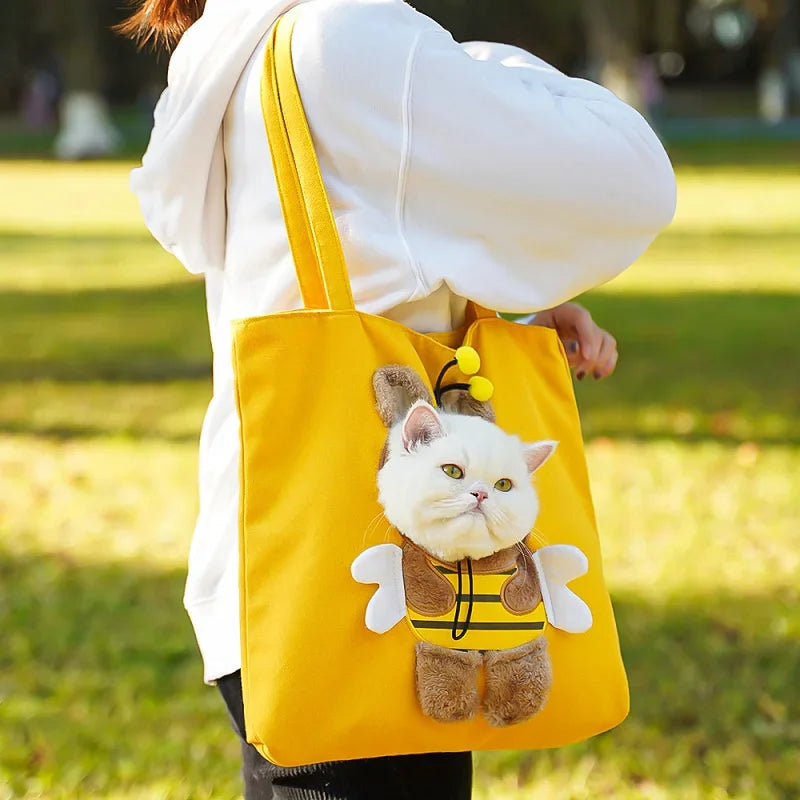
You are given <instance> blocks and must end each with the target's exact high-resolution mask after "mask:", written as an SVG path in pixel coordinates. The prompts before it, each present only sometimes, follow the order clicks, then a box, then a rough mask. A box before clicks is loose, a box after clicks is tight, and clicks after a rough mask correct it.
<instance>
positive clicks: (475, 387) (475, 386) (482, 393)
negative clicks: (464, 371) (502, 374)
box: [469, 375, 494, 403]
mask: <svg viewBox="0 0 800 800" xmlns="http://www.w3.org/2000/svg"><path fill="white" fill-rule="evenodd" d="M469 393H470V394H471V395H472V396H473V397H474V398H475V399H476V400H477V401H478V402H479V403H485V402H486V401H487V400H491V399H492V395H493V394H494V384H493V383H492V382H491V381H490V380H489V379H488V378H482V377H481V376H480V375H473V376H472V377H471V378H470V379H469Z"/></svg>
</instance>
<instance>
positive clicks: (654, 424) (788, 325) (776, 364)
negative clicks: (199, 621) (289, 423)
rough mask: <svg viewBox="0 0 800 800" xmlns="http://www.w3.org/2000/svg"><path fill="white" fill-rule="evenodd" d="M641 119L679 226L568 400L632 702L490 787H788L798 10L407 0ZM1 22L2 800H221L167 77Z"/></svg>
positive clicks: (795, 508)
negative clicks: (167, 178) (537, 59)
mask: <svg viewBox="0 0 800 800" xmlns="http://www.w3.org/2000/svg"><path fill="white" fill-rule="evenodd" d="M415 6H416V7H418V8H419V9H420V10H421V11H424V12H426V13H428V14H430V15H432V16H433V17H434V18H436V19H437V20H439V21H440V22H442V23H443V24H444V25H446V26H447V27H449V28H450V29H451V30H452V31H453V32H454V35H455V36H456V37H457V38H459V39H493V40H501V41H509V42H513V43H515V44H519V45H522V46H524V47H526V48H528V49H530V50H532V51H533V52H535V53H537V54H538V55H540V56H542V57H543V58H545V59H547V60H549V61H551V62H552V63H554V64H556V65H557V66H559V67H560V68H562V69H564V70H566V71H568V72H570V73H571V74H580V75H583V76H586V77H589V78H591V79H593V80H597V81H601V82H603V83H605V84H606V85H608V86H609V87H610V88H612V89H613V90H614V91H615V92H617V93H618V94H619V95H620V96H622V97H624V98H625V99H626V100H628V101H629V102H631V103H633V104H635V105H636V106H637V107H638V108H639V109H640V110H642V112H643V113H645V114H646V115H647V116H648V118H649V119H650V120H651V121H652V123H653V125H654V126H655V127H656V129H657V130H658V131H659V133H660V134H661V136H662V137H663V139H664V141H665V143H666V144H667V147H668V149H669V151H670V154H671V156H672V158H673V161H674V163H675V166H676V172H677V175H678V183H679V208H678V214H677V217H676V220H675V222H674V223H673V225H672V226H671V228H670V229H669V230H668V231H667V232H666V233H665V234H664V235H663V236H662V237H661V238H660V239H659V240H658V241H657V242H656V244H655V245H654V246H653V247H652V248H651V249H650V251H649V252H648V253H647V254H646V255H645V256H644V257H643V258H642V259H641V261H640V262H639V263H638V264H636V265H635V266H634V267H632V268H631V269H630V270H628V271H627V272H626V273H624V274H623V275H622V276H621V277H620V278H618V279H617V280H615V281H613V282H611V283H610V284H607V285H606V286H604V287H601V288H600V289H598V290H595V291H593V292H591V293H589V294H588V295H586V296H585V297H583V298H582V299H581V301H582V302H584V303H585V304H586V305H587V306H588V307H589V308H590V309H591V310H592V312H593V313H594V314H595V317H596V319H597V321H598V322H599V324H601V325H602V326H604V327H607V328H609V329H610V330H611V331H612V332H613V333H614V335H615V336H616V337H617V339H618V341H619V343H620V351H621V360H620V364H619V368H618V371H617V374H616V375H615V376H613V377H612V378H611V379H609V380H607V381H605V382H603V383H601V384H594V383H592V382H591V381H589V383H588V384H587V382H583V383H581V384H578V385H577V388H576V391H577V393H578V399H579V403H580V406H581V411H582V417H583V422H584V430H585V435H586V440H587V456H588V459H589V467H590V472H591V475H592V481H593V488H594V493H595V502H596V505H597V513H598V518H599V523H600V528H601V533H602V536H603V541H604V551H605V561H606V563H605V570H606V573H607V578H608V583H609V587H610V589H611V592H612V595H613V598H614V601H615V607H616V610H617V615H618V622H619V626H620V635H621V640H622V647H623V653H624V656H625V659H626V663H627V666H628V670H629V676H630V682H631V689H632V711H631V716H630V718H629V720H628V721H627V722H625V723H624V724H623V725H622V726H621V727H620V728H618V729H617V730H615V731H612V732H610V733H608V734H606V735H603V736H600V737H597V738H596V739H594V740H592V741H590V742H587V743H583V744H580V745H576V746H573V747H568V748H564V749H562V750H559V751H555V752H542V753H500V754H482V755H480V756H478V757H477V758H476V764H477V767H476V781H477V787H476V797H477V798H492V799H494V798H497V799H498V800H504V798H537V799H538V798H544V799H548V800H549V799H552V800H569V799H574V800H584V799H585V800H588V799H589V798H625V799H627V798H647V799H648V800H696V799H699V798H708V799H709V800H727V799H728V798H735V799H736V800H797V798H799V797H800V680H798V676H800V605H798V600H799V599H800V598H799V597H798V595H799V594H800V589H799V588H798V584H799V581H798V578H799V577H800V531H799V530H798V525H799V524H800V491H799V489H800V487H799V486H798V477H799V476H800V415H799V414H798V412H800V379H799V378H798V367H800V333H799V331H800V0H585V1H584V2H580V0H559V2H558V3H552V2H550V3H548V2H544V1H543V0H541V1H540V0H527V1H526V0H480V1H479V0H418V2H416V3H415ZM3 9H4V14H3V15H4V20H3V25H2V26H0V284H1V286H2V292H0V315H1V316H2V320H3V327H2V331H3V335H2V336H1V337H0V475H2V478H0V631H2V646H0V800H5V798H57V799H58V800H61V799H62V798H63V799H64V800H67V799H68V798H69V799H70V800H72V798H115V799H119V800H123V799H124V800H129V799H130V800H133V798H136V799H137V800H140V799H143V800H149V799H150V798H153V799H155V798H177V799H178V800H180V799H181V798H185V799H186V800H194V799H195V798H236V797H239V781H238V774H237V773H238V768H239V766H238V747H237V744H236V741H235V739H234V737H233V735H232V734H231V733H230V731H229V729H228V723H227V720H226V719H225V715H224V711H223V707H222V705H221V702H220V700H219V699H218V697H217V695H216V693H215V692H214V691H213V690H211V689H208V688H207V687H204V686H203V685H202V681H201V666H200V660H199V656H198V654H197V652H196V648H195V644H194V638H193V635H192V632H191V629H190V626H189V622H188V620H187V619H186V617H185V615H184V614H183V611H182V609H181V595H182V591H183V580H184V574H185V561H186V555H187V550H188V543H189V538H190V536H191V531H192V526H193V522H194V516H195V512H196V478H195V473H196V458H197V443H198V435H199V430H200V423H201V420H202V416H203V413H204V411H205V406H206V404H207V402H208V399H209V397H210V391H211V386H210V352H209V346H208V335H207V328H206V325H207V323H206V317H205V309H204V299H203V286H202V283H199V282H198V281H197V280H195V279H193V278H191V277H190V276H189V275H188V274H186V273H185V272H184V271H183V270H182V268H181V267H180V265H179V264H177V262H175V261H174V260H173V259H172V258H171V257H170V256H168V255H166V254H165V253H163V252H162V251H161V250H160V249H159V247H158V246H157V245H156V244H155V243H154V242H153V241H152V240H151V239H150V237H149V235H148V233H147V231H146V230H145V229H144V227H143V224H142V222H141V219H140V217H139V214H138V209H137V207H136V203H135V201H134V199H133V197H132V196H131V195H130V194H129V192H128V189H127V176H128V172H129V170H130V169H131V167H132V166H134V164H135V163H136V160H137V159H138V158H139V156H140V155H141V153H142V152H143V150H144V147H145V144H146V141H147V135H148V132H149V126H150V121H151V112H152V108H153V105H154V102H155V100H156V99H157V97H158V94H159V92H160V90H161V88H162V87H163V84H164V76H165V72H166V62H167V59H166V57H165V56H164V55H162V56H160V57H158V58H157V57H155V56H154V55H153V54H151V53H139V52H137V51H136V48H135V47H134V46H133V45H131V44H130V43H128V42H126V41H124V40H122V39H120V38H119V37H117V36H115V35H114V34H112V33H111V32H110V30H109V27H110V26H111V25H112V24H114V23H115V22H118V21H119V20H121V19H122V18H123V17H124V15H125V11H124V9H121V8H120V7H119V4H117V3H116V2H115V3H110V2H104V0H70V2H69V3H67V2H66V1H65V0H24V2H23V0H4V3H3Z"/></svg>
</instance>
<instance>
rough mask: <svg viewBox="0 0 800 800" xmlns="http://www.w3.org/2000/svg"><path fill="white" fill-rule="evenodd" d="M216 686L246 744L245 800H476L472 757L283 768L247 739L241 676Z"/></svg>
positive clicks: (455, 755) (367, 760) (445, 755)
mask: <svg viewBox="0 0 800 800" xmlns="http://www.w3.org/2000/svg"><path fill="white" fill-rule="evenodd" d="M217 686H218V687H219V690H220V692H221V693H222V697H223V699H224V700H225V704H226V705H227V707H228V713H229V715H230V718H231V723H232V724H233V729H234V730H235V731H236V733H237V735H238V736H239V739H241V742H242V761H243V767H242V777H243V778H244V796H245V800H427V798H435V800H469V798H470V796H471V793H472V754H471V753H431V754H427V755H418V756H390V757H386V758H364V759H360V760H357V761H335V762H332V763H327V764H310V765H308V766H307V767H294V768H291V769H290V768H285V767H278V766H276V765H275V764H273V763H272V762H270V761H267V760H266V759H265V758H264V757H263V756H261V755H260V754H259V752H258V751H257V750H256V749H255V747H253V746H252V745H250V744H247V741H246V739H245V735H244V704H243V702H242V681H241V673H239V672H234V673H233V674H232V675H226V676H225V677H224V678H220V679H219V681H217Z"/></svg>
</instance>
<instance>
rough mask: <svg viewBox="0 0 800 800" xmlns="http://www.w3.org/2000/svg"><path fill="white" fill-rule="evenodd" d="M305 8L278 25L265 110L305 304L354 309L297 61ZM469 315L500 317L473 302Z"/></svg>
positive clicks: (270, 46)
mask: <svg viewBox="0 0 800 800" xmlns="http://www.w3.org/2000/svg"><path fill="white" fill-rule="evenodd" d="M301 9H302V4H301V5H299V6H295V7H294V8H292V9H290V10H289V11H287V12H286V13H285V14H284V15H283V16H282V17H280V18H279V19H278V21H277V22H276V23H275V24H274V25H273V26H272V32H271V34H270V37H269V41H268V42H267V49H266V52H265V54H264V69H263V72H262V75H261V111H262V113H263V115H264V126H265V128H266V132H267V139H268V140H269V147H270V152H271V154H272V165H273V168H274V170H275V180H276V182H277V184H278V195H279V196H280V200H281V208H282V210H283V220H284V223H285V225H286V232H287V235H288V237H289V246H290V248H291V251H292V257H293V259H294V264H295V271H296V273H297V282H298V284H299V285H300V294H301V295H302V298H303V304H304V306H305V307H306V308H310V309H328V310H331V311H350V310H353V309H354V308H355V304H354V303H353V294H352V292H351V290H350V278H349V276H348V273H347V264H346V262H345V259H344V252H343V250H342V242H341V239H340V238H339V232H338V230H337V229H336V222H335V221H334V218H333V212H332V211H331V205H330V201H329V200H328V193H327V192H326V190H325V183H324V182H323V180H322V172H321V171H320V166H319V162H318V161H317V155H316V151H315V150H314V142H313V140H312V138H311V131H310V130H309V127H308V120H307V119H306V115H305V112H304V110H303V101H302V99H301V98H300V90H299V88H298V86H297V78H296V77H295V73H294V64H293V62H292V34H293V32H294V26H295V23H296V22H297V18H298V16H299V14H300V11H301ZM469 316H471V317H472V318H473V320H475V319H482V318H495V317H496V316H497V315H496V314H495V312H493V311H490V310H488V309H486V308H483V307H482V306H479V305H478V304H477V303H473V302H472V301H470V302H469V303H468V317H469Z"/></svg>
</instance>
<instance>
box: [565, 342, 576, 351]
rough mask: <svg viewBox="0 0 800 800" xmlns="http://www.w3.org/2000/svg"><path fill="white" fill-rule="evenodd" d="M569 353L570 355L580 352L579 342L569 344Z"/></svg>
mask: <svg viewBox="0 0 800 800" xmlns="http://www.w3.org/2000/svg"><path fill="white" fill-rule="evenodd" d="M567 352H568V353H577V352H578V343H577V342H567Z"/></svg>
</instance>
